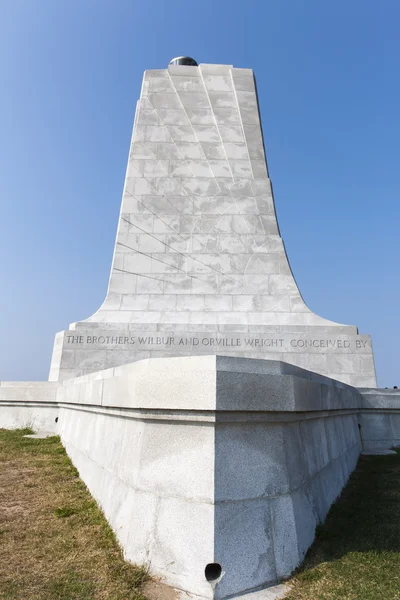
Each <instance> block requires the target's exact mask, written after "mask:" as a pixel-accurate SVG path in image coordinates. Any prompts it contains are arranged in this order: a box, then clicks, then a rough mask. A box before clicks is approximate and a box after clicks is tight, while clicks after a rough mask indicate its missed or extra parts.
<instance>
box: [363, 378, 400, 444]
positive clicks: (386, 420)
mask: <svg viewBox="0 0 400 600" xmlns="http://www.w3.org/2000/svg"><path fill="white" fill-rule="evenodd" d="M360 392H361V395H362V408H363V410H362V411H361V413H360V415H359V423H360V426H361V435H362V439H363V447H364V450H366V451H369V452H373V451H374V450H386V449H390V448H393V447H395V446H400V390H389V389H369V388H368V389H361V390H360Z"/></svg>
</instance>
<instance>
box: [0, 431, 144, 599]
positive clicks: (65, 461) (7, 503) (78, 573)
mask: <svg viewBox="0 0 400 600" xmlns="http://www.w3.org/2000/svg"><path fill="white" fill-rule="evenodd" d="M26 433H32V432H31V431H29V430H18V431H5V430H0V598H1V599H2V600H143V598H144V596H143V595H142V591H141V590H142V587H143V585H144V583H145V582H146V581H147V580H148V574H147V570H146V568H144V567H137V566H135V565H131V564H128V563H126V562H125V561H124V560H123V557H122V553H121V550H120V548H119V546H118V544H117V542H116V540H115V537H114V534H113V532H112V530H111V529H110V527H109V525H108V524H107V522H106V520H105V518H104V516H103V514H102V513H101V511H100V510H99V508H98V506H97V504H96V503H95V501H94V500H93V499H92V497H91V496H90V494H89V492H88V490H87V489H86V487H85V485H84V484H83V482H82V481H81V480H80V479H79V477H78V473H77V471H76V469H75V468H74V466H73V465H72V463H71V461H70V460H69V458H68V456H67V455H66V453H65V451H64V448H63V447H62V445H61V443H60V440H59V438H58V437H51V438H47V439H42V440H39V439H30V438H24V437H23V436H24V435H25V434H26Z"/></svg>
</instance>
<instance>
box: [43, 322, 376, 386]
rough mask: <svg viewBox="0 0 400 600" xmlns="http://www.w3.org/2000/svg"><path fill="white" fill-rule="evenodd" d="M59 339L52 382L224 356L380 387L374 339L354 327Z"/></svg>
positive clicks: (111, 326)
mask: <svg viewBox="0 0 400 600" xmlns="http://www.w3.org/2000/svg"><path fill="white" fill-rule="evenodd" d="M75 327H76V328H75V329H71V330H68V331H63V332H61V333H59V334H57V336H56V343H55V346H54V352H53V358H52V363H51V369H50V377H49V379H50V381H64V380H66V379H70V378H73V377H78V376H80V375H86V374H88V373H93V372H94V371H98V370H101V369H106V368H111V367H117V366H119V365H123V364H128V363H130V362H133V361H137V360H142V359H144V358H161V357H168V356H197V355H204V354H220V353H221V352H223V353H224V354H226V355H229V356H238V357H246V358H265V359H270V360H284V361H285V362H288V363H291V364H293V365H296V366H299V367H302V368H307V369H310V370H313V371H314V372H316V373H319V374H321V375H326V376H329V377H332V378H334V379H337V380H338V381H343V382H344V383H347V384H349V385H353V386H355V387H374V386H375V385H376V379H375V369H374V359H373V354H372V345H371V338H370V336H369V335H358V334H357V330H356V328H355V327H345V326H344V327H342V328H341V329H339V328H338V327H337V326H336V327H313V326H310V327H304V326H302V327H300V326H297V327H296V326H237V325H224V326H220V331H216V330H215V326H212V327H211V326H210V327H208V328H207V326H205V325H192V326H190V325H182V324H180V325H173V324H171V325H168V324H159V325H154V324H144V325H143V324H142V325H140V324H125V323H124V324H118V323H99V324H96V323H88V322H83V323H77V324H76V325H75Z"/></svg>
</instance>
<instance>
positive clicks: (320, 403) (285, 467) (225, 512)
mask: <svg viewBox="0 0 400 600" xmlns="http://www.w3.org/2000/svg"><path fill="white" fill-rule="evenodd" d="M375 392H376V397H374V398H372V396H373V395H372V392H371V390H362V394H361V393H360V392H359V391H358V390H356V389H355V388H352V387H350V386H347V385H345V384H343V383H339V382H337V381H334V380H331V379H328V378H325V377H322V376H320V375H316V374H314V373H311V372H308V371H305V370H303V369H300V368H297V367H295V366H292V365H288V364H286V363H282V362H278V361H268V360H256V359H244V358H234V357H222V356H203V357H185V358H184V357H181V358H166V359H148V360H143V361H140V362H135V363H132V364H129V365H124V366H121V367H117V368H115V369H108V370H105V371H100V372H97V373H93V374H90V375H86V376H83V377H79V378H76V379H73V380H68V381H65V382H63V383H62V384H61V383H60V384H55V383H47V382H45V383H36V384H35V383H34V384H30V383H24V384H17V383H6V384H2V385H0V394H1V396H0V398H1V401H0V403H1V405H2V410H1V411H0V426H2V427H22V426H28V425H29V426H32V427H33V428H37V429H45V430H47V431H53V430H54V426H55V422H54V419H55V416H58V417H59V419H58V423H57V425H56V431H57V433H59V434H60V436H61V439H62V442H63V444H64V445H65V447H66V450H67V452H68V454H69V456H70V457H71V459H72V461H73V463H74V465H75V466H76V467H77V469H78V470H79V473H80V475H81V477H82V479H83V480H84V481H85V483H86V485H87V486H88V488H89V490H90V491H91V493H92V494H93V496H94V497H95V498H96V500H97V501H98V502H99V504H100V505H101V507H102V509H103V511H104V513H105V515H106V517H107V519H108V521H109V522H110V524H111V526H112V527H113V529H114V531H115V532H116V534H117V536H118V539H119V541H120V543H121V545H122V547H123V549H124V552H125V556H126V558H127V559H128V560H131V561H133V562H137V563H143V562H149V563H150V566H151V569H152V571H153V573H155V574H157V575H160V576H162V577H163V578H164V579H165V581H166V582H167V583H169V584H171V585H173V586H175V587H177V588H181V589H183V590H185V591H187V592H189V593H191V594H194V595H197V596H202V597H205V598H212V597H215V598H227V597H229V596H232V595H235V594H240V593H244V592H248V591H251V590H256V589H261V588H263V587H266V586H268V585H272V584H274V583H276V582H277V581H279V580H280V579H281V578H284V577H287V576H288V575H289V574H290V573H291V572H292V570H293V569H294V568H295V567H296V566H297V565H298V564H299V563H300V562H301V561H302V559H303V557H304V555H305V553H306V551H307V549H308V548H309V546H310V544H311V543H312V541H313V538H314V531H315V527H316V525H317V524H318V523H319V522H321V521H323V520H324V518H325V517H326V514H327V512H328V510H329V507H330V506H331V504H332V502H334V500H335V499H336V498H337V496H338V495H339V494H340V492H341V490H342V488H343V486H344V485H345V483H346V481H347V479H348V477H349V475H350V473H351V472H352V471H353V469H354V468H355V465H356V463H357V460H358V456H359V454H360V451H361V449H362V445H361V440H360V433H359V427H358V421H359V420H360V422H361V431H362V432H363V433H364V435H365V434H368V435H367V438H366V439H365V440H364V445H365V444H366V443H367V442H368V443H370V442H371V441H372V440H373V439H374V440H375V441H377V436H378V435H380V434H376V433H374V431H381V433H382V435H383V434H384V435H385V436H386V437H382V440H381V441H382V442H384V443H385V444H387V443H389V437H388V436H387V435H386V433H385V432H384V431H383V430H382V429H381V430H379V427H380V426H379V423H381V422H382V418H381V416H380V414H381V413H378V412H377V413H376V414H375V413H374V412H372V411H375V410H377V409H378V408H379V407H377V403H378V396H379V394H378V391H377V390H375ZM55 394H56V396H55ZM391 397H392V401H393V403H395V402H396V400H395V399H394V395H393V394H391ZM379 402H381V403H383V404H384V402H385V400H379ZM368 403H370V405H371V406H367V404H368ZM371 403H372V404H371ZM379 410H380V411H382V410H383V411H384V409H382V408H379ZM390 410H392V408H390ZM394 414H395V411H394V410H393V414H392V415H388V414H385V415H384V416H385V419H386V418H389V420H390V422H391V423H392V421H391V418H392V416H393V415H394ZM396 415H397V413H396ZM373 419H375V421H374V420H373ZM396 423H397V421H396ZM385 431H386V430H385ZM374 435H375V438H374ZM393 435H394V431H393V428H392V430H391V436H392V437H391V438H390V440H392V439H394V438H393ZM368 436H369V437H368ZM378 441H379V440H378ZM390 443H391V442H390ZM392 445H393V444H392ZM207 565H212V566H213V567H212V568H209V570H207V575H208V578H209V579H211V581H208V580H207V578H206V577H205V568H206V566H207ZM218 565H220V566H221V575H220V576H219V573H218ZM210 573H211V574H210Z"/></svg>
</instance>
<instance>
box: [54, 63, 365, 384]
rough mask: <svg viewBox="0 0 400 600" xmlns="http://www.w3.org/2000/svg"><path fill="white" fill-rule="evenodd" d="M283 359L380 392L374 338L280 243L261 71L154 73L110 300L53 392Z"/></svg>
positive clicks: (58, 366)
mask: <svg viewBox="0 0 400 600" xmlns="http://www.w3.org/2000/svg"><path fill="white" fill-rule="evenodd" d="M200 354H207V355H210V354H224V355H228V356H241V357H249V358H268V359H275V360H282V361H285V362H287V363H291V364H293V365H296V366H300V367H303V368H305V369H309V370H310V371H314V372H317V373H319V374H322V375H327V376H329V377H332V378H334V379H337V380H339V381H342V382H345V383H348V384H351V385H353V386H362V387H375V386H376V378H375V368H374V359H373V353H372V345H371V339H370V337H369V336H368V335H359V334H358V330H357V328H356V327H354V326H348V325H341V324H338V323H334V322H332V321H329V320H327V319H325V318H322V317H320V316H318V315H316V314H314V313H313V312H312V311H311V310H310V309H309V308H308V307H307V306H306V304H305V302H304V300H303V298H302V297H301V294H300V292H299V289H298V286H297V284H296V281H295V279H294V277H293V274H292V272H291V269H290V265H289V262H288V258H287V255H286V252H285V246H284V243H283V241H282V238H281V237H280V233H279V227H278V223H277V218H276V214H275V208H274V197H273V192H272V186H271V182H270V179H269V175H268V169H267V163H266V157H265V151H264V143H263V134H262V128H261V123H260V116H259V108H258V100H257V91H256V86H255V80H254V75H253V71H252V70H251V69H238V68H234V67H233V66H232V65H212V64H200V65H199V66H197V63H196V62H195V61H194V60H193V59H189V58H187V57H180V58H178V59H174V60H173V61H172V62H171V64H170V65H169V66H168V68H167V69H162V70H151V71H146V72H145V74H144V78H143V85H142V90H141V94H140V99H139V101H138V104H137V109H136V115H135V121H134V127H133V136H132V143H131V147H130V154H129V160H128V166H127V171H126V179H125V186H124V192H123V198H122V206H121V214H120V219H119V225H118V232H117V238H116V243H115V251H114V257H113V263H112V269H111V275H110V281H109V286H108V292H107V296H106V298H105V300H104V302H103V304H102V306H101V307H100V308H99V310H98V311H97V312H96V313H95V314H94V315H93V316H91V317H89V318H87V319H85V320H83V321H79V322H76V323H73V324H71V325H70V328H69V330H68V331H62V332H61V333H58V334H57V335H56V339H55V345H54V351H53V356H52V362H51V369H50V376H49V379H50V380H51V381H63V380H66V379H70V378H73V377H76V376H79V375H85V374H88V373H92V372H95V371H98V370H100V369H106V368H108V367H116V366H120V365H123V364H127V363H130V362H132V361H136V360H140V359H143V358H152V357H168V356H191V355H200Z"/></svg>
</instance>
